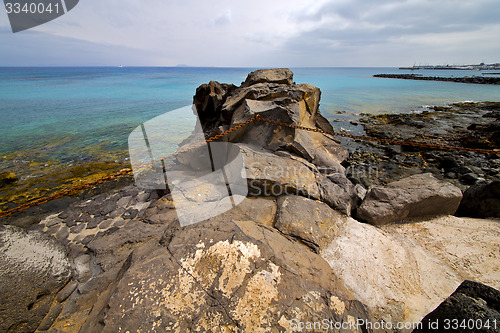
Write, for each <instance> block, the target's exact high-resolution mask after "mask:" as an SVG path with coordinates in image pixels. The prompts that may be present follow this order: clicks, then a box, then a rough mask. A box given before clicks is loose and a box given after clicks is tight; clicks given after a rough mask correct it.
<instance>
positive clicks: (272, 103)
mask: <svg viewBox="0 0 500 333" xmlns="http://www.w3.org/2000/svg"><path fill="white" fill-rule="evenodd" d="M320 97H321V91H320V90H319V88H317V87H314V86H312V85H309V84H298V85H296V84H293V73H292V72H291V71H290V70H288V69H271V70H259V71H256V72H253V73H250V74H249V75H248V78H247V80H246V81H245V82H244V83H243V84H242V85H241V86H240V87H237V88H234V86H231V87H230V88H228V87H227V86H224V85H222V84H220V83H218V82H210V83H209V84H208V85H203V86H201V87H200V88H198V90H197V94H196V95H195V97H194V101H195V105H196V108H197V111H198V113H199V116H200V122H201V124H202V126H203V129H204V131H205V135H206V136H213V135H214V134H219V133H221V132H222V131H225V130H228V129H230V128H234V127H236V126H238V125H240V124H242V123H244V122H246V121H248V120H249V119H252V118H254V117H255V116H257V115H260V116H262V117H264V118H266V119H269V120H274V121H278V122H282V123H284V124H288V125H298V126H304V127H309V128H313V129H315V128H316V129H317V128H320V129H323V130H328V131H331V130H332V127H331V125H329V123H328V121H327V120H326V119H325V118H324V117H323V116H322V115H321V113H320V112H319V100H320ZM221 103H223V104H222V105H221ZM224 140H227V141H230V142H235V143H236V142H241V143H246V144H250V145H256V146H259V147H263V148H265V149H268V150H270V151H277V150H286V151H289V152H291V153H293V154H295V155H297V156H300V157H303V158H305V159H306V160H308V161H310V162H312V163H314V164H315V165H318V166H325V167H331V168H335V169H337V170H338V172H343V171H344V169H343V167H342V166H341V162H342V161H344V160H345V159H346V158H347V156H348V152H347V150H346V149H345V148H344V147H342V146H340V144H339V142H340V141H339V140H338V139H336V138H335V137H332V136H329V135H326V134H322V133H318V132H310V131H304V130H298V129H295V128H290V127H288V126H279V125H275V124H270V123H267V122H253V123H251V124H250V125H248V126H245V127H244V128H240V129H239V130H237V131H234V132H233V133H231V135H229V136H228V137H225V138H224ZM186 142H189V140H187V141H186Z"/></svg>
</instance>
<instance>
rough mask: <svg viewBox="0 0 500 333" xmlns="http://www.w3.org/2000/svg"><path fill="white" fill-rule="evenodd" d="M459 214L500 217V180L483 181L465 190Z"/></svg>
mask: <svg viewBox="0 0 500 333" xmlns="http://www.w3.org/2000/svg"><path fill="white" fill-rule="evenodd" d="M457 215H458V216H470V217H500V180H496V181H493V182H490V183H487V182H481V183H478V184H476V185H473V186H471V187H469V188H468V189H467V190H466V191H465V192H464V197H463V199H462V201H461V202H460V206H459V207H458V211H457Z"/></svg>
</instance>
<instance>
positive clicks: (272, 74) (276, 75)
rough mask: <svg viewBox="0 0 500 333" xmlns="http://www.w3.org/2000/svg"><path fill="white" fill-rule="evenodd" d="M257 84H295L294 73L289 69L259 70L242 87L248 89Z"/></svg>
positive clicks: (249, 76) (250, 75) (252, 73)
mask: <svg viewBox="0 0 500 333" xmlns="http://www.w3.org/2000/svg"><path fill="white" fill-rule="evenodd" d="M256 83H280V84H286V85H292V84H293V72H292V71H291V70H289V69H288V68H277V69H259V70H256V71H254V72H251V73H250V74H248V76H247V78H246V80H245V82H243V84H242V85H241V86H242V87H248V86H251V85H254V84H256Z"/></svg>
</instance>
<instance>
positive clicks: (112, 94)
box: [0, 67, 500, 161]
mask: <svg viewBox="0 0 500 333" xmlns="http://www.w3.org/2000/svg"><path fill="white" fill-rule="evenodd" d="M252 70H254V68H192V67H183V68H181V67H179V68H165V67H161V68H154V67H131V68H127V67H123V68H119V67H75V68H71V67H54V68H0V119H1V121H0V132H1V134H2V135H1V139H0V154H7V153H12V152H16V151H24V150H29V151H32V152H33V158H37V157H39V158H42V156H43V158H46V159H57V160H60V161H73V160H78V159H82V158H93V157H98V156H92V155H96V154H98V153H103V152H113V151H121V150H126V149H127V137H128V135H129V134H130V132H131V131H132V130H133V129H134V128H136V127H137V126H139V125H140V124H141V123H143V122H145V121H148V120H150V119H152V118H154V117H156V116H158V115H161V114H163V113H165V112H168V111H171V110H174V109H177V108H180V107H183V106H186V105H189V104H191V103H192V96H193V94H194V92H195V90H196V87H198V86H199V85H201V84H203V83H206V82H209V81H210V80H215V81H219V82H227V83H234V84H236V85H239V84H240V83H241V82H242V81H244V79H245V77H246V75H247V74H248V73H249V72H250V71H252ZM292 70H293V71H294V73H295V76H294V80H295V82H297V83H310V84H313V85H316V86H318V87H319V88H320V89H321V91H322V99H321V111H322V113H323V114H324V115H325V116H326V117H327V118H328V119H330V120H331V121H332V123H333V124H334V125H336V124H338V123H337V122H336V121H338V120H339V118H342V117H343V119H341V120H343V121H345V120H346V119H347V118H349V116H350V115H355V114H359V113H383V112H388V113H396V112H410V111H412V110H418V109H421V108H422V107H423V106H425V105H443V104H446V103H451V102H458V101H464V100H473V101H498V100H500V86H493V85H475V84H462V83H454V82H433V81H412V80H396V79H382V78H373V77H372V75H373V74H379V73H409V72H410V71H403V70H398V69H397V68H295V69H293V68H292ZM443 72H445V73H442V74H440V73H434V71H429V70H427V71H419V74H424V75H445V76H450V75H454V76H464V75H470V76H471V75H478V74H480V73H478V72H477V71H470V72H469V71H443ZM339 111H340V112H339ZM339 114H343V115H342V116H341V115H339ZM346 117H347V118H346ZM167 135H168V133H167ZM90 147H98V148H97V149H94V150H92V149H90ZM40 152H45V153H43V154H42V153H40Z"/></svg>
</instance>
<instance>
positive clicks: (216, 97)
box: [193, 81, 236, 125]
mask: <svg viewBox="0 0 500 333" xmlns="http://www.w3.org/2000/svg"><path fill="white" fill-rule="evenodd" d="M235 89H236V86H235V85H233V84H226V83H222V84H221V83H219V82H216V81H210V82H209V83H208V84H206V83H205V84H202V85H201V86H199V87H198V88H197V89H196V94H195V95H194V98H193V103H194V105H195V106H196V110H197V111H198V116H199V117H200V121H201V123H202V124H207V125H208V124H210V125H211V124H213V123H214V122H217V121H218V120H219V118H220V115H221V109H222V105H223V104H224V102H225V101H226V98H227V96H228V95H229V94H231V93H232V92H233V91H234V90H235Z"/></svg>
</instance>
